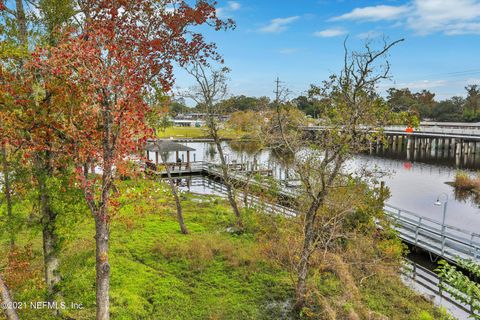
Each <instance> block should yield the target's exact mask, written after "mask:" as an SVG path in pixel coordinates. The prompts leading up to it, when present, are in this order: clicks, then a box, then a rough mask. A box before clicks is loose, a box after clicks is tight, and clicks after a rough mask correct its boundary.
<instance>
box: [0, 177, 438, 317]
mask: <svg viewBox="0 0 480 320" xmlns="http://www.w3.org/2000/svg"><path fill="white" fill-rule="evenodd" d="M118 187H119V189H120V191H121V195H122V196H121V197H120V198H119V199H118V201H119V203H120V205H119V207H118V210H117V211H116V212H115V214H114V216H113V220H112V224H111V238H110V244H111V250H110V255H109V259H110V263H111V313H112V319H115V320H127V319H128V320H130V319H168V320H170V319H179V320H190V319H222V320H223V319H226V320H228V319H242V320H243V319H278V318H281V317H282V314H283V313H282V312H283V310H281V306H282V305H283V304H285V302H288V301H289V300H291V299H292V298H293V296H294V290H293V288H294V287H293V286H292V281H291V277H290V275H289V273H288V272H287V271H286V270H285V269H282V268H281V267H280V266H279V265H278V264H276V263H273V261H269V260H268V258H267V256H266V255H265V254H264V253H263V251H262V248H263V247H262V243H259V241H258V240H257V239H258V238H259V237H257V234H256V232H258V231H256V230H259V229H260V227H259V226H258V225H257V226H256V227H255V228H253V227H252V228H249V229H248V230H250V231H249V232H246V233H244V234H242V235H235V234H230V233H228V232H226V229H227V227H228V226H230V225H232V221H233V218H232V212H231V211H230V209H229V208H228V206H227V204H226V202H224V201H223V200H220V199H217V198H212V197H205V196H195V195H183V201H182V203H183V206H184V212H185V220H186V223H187V227H188V228H189V231H190V234H189V235H187V236H185V235H182V234H181V233H180V232H179V228H178V225H177V223H176V220H175V211H174V206H173V201H172V199H171V198H170V196H169V194H168V192H167V189H165V186H162V185H159V184H158V182H153V181H148V180H141V181H123V182H120V183H119V185H118ZM81 201H82V200H81V198H79V199H78V202H79V203H81ZM76 206H77V208H80V209H79V210H78V211H76V212H72V213H71V215H69V216H61V217H60V219H59V232H60V236H61V238H62V239H63V243H62V252H61V274H62V277H63V281H62V291H63V294H64V298H65V301H66V302H67V304H69V303H71V302H75V303H81V304H82V305H83V307H84V309H83V310H67V311H64V314H65V315H66V316H69V317H71V318H73V319H77V320H82V319H93V318H94V314H95V258H94V247H95V243H94V238H93V236H94V225H93V221H92V220H93V219H92V218H91V216H90V214H89V212H88V211H87V210H86V208H84V207H82V206H78V204H77V205H76ZM82 208H83V209H82ZM251 214H252V215H253V216H249V219H247V221H248V223H247V224H252V225H254V224H255V221H257V222H258V221H259V219H258V218H257V219H255V214H254V213H251ZM3 237H4V239H6V238H5V235H3ZM6 243H7V242H6V241H5V240H4V241H3V244H4V247H3V250H4V252H6V251H7V245H6ZM27 244H30V245H31V246H32V256H31V257H30V260H29V262H30V263H29V265H28V267H27V268H25V271H21V272H25V273H24V274H23V276H22V277H20V280H19V283H18V284H16V285H15V286H14V287H13V293H14V296H15V300H17V301H28V302H29V301H44V300H45V298H44V297H45V286H44V284H43V281H42V276H43V275H42V254H41V252H42V250H41V233H40V231H39V230H38V228H37V229H36V230H33V229H31V228H29V229H27V228H25V229H24V231H23V232H22V233H21V236H19V245H20V246H24V245H27ZM18 272H20V271H18ZM371 279H375V278H374V277H373V278H371ZM371 279H369V280H368V281H365V283H364V285H363V286H362V288H361V291H362V297H363V301H364V303H365V305H367V306H368V307H369V308H371V309H372V310H374V311H376V312H379V313H381V314H384V315H387V316H389V317H390V319H399V320H402V319H404V320H409V319H412V320H414V319H429V318H428V317H429V316H430V315H432V317H433V318H434V319H441V318H440V316H439V315H440V313H439V312H438V310H436V309H435V308H434V307H433V306H432V304H431V303H430V302H428V301H426V300H425V299H423V298H419V297H418V296H417V295H416V294H414V293H413V292H412V291H411V290H409V289H407V288H405V287H404V286H403V285H401V283H400V282H399V281H392V282H388V283H385V282H376V281H373V280H371ZM319 286H320V287H319V288H318V289H319V292H320V293H321V294H322V295H323V296H325V297H327V298H328V299H332V300H335V299H337V297H338V296H340V295H341V294H342V293H343V291H344V288H343V286H342V285H341V284H340V283H338V281H337V280H336V278H335V276H334V275H333V274H325V275H324V276H323V277H322V279H321V281H320V284H319ZM345 308H348V304H345ZM20 318H21V319H27V320H29V319H32V320H41V319H57V318H55V317H54V315H53V314H52V311H49V310H30V309H27V310H20ZM379 319H380V318H379Z"/></svg>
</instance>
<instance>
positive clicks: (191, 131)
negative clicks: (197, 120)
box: [157, 127, 246, 139]
mask: <svg viewBox="0 0 480 320" xmlns="http://www.w3.org/2000/svg"><path fill="white" fill-rule="evenodd" d="M245 135H246V134H245V132H241V131H237V130H233V129H229V128H228V129H223V130H221V131H220V136H221V137H222V138H224V139H241V138H243V137H244V136H245ZM157 136H158V137H159V138H171V137H173V138H187V139H202V138H203V139H205V138H210V135H209V133H208V129H207V128H205V127H201V128H196V127H168V128H167V129H165V131H159V132H158V133H157Z"/></svg>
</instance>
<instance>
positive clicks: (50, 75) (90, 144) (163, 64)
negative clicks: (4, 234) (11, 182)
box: [31, 0, 232, 320]
mask: <svg viewBox="0 0 480 320" xmlns="http://www.w3.org/2000/svg"><path fill="white" fill-rule="evenodd" d="M172 8H173V9H172ZM81 9H82V12H83V14H84V16H85V22H84V27H83V28H82V29H77V30H74V32H70V33H67V34H66V35H65V36H63V37H62V38H61V39H60V40H59V42H58V44H57V46H55V47H48V46H47V47H44V48H41V49H38V50H37V51H36V53H35V59H34V61H33V63H32V65H31V68H32V70H34V71H36V73H40V74H41V77H42V81H43V82H44V86H45V87H47V88H50V89H51V90H49V91H48V92H49V96H47V97H44V98H48V99H55V102H56V105H57V106H62V107H63V117H64V119H63V120H62V121H61V122H58V123H52V126H53V127H54V128H52V130H54V131H55V132H61V133H62V134H63V135H64V138H65V139H64V141H66V142H67V143H68V145H69V149H68V150H69V151H68V152H69V153H68V154H69V156H70V157H71V159H72V160H73V161H74V163H75V166H76V172H77V176H78V178H79V179H80V181H81V185H82V188H83V191H84V195H85V200H86V203H87V205H88V207H89V209H90V211H91V213H92V217H93V219H94V221H95V242H96V252H95V254H96V302H97V316H96V318H97V319H98V320H105V319H109V317H110V311H109V309H110V299H109V287H110V263H109V256H108V254H109V239H110V230H109V224H110V219H111V217H110V214H109V210H110V207H111V192H112V188H113V184H114V180H115V178H116V177H117V176H118V175H117V174H116V168H118V169H120V168H121V167H122V163H123V162H125V161H126V160H127V158H128V156H129V155H130V154H131V153H132V152H135V151H136V150H138V148H139V144H142V143H144V142H145V140H146V138H147V137H148V136H150V135H151V130H149V129H148V126H147V123H146V119H145V115H146V114H147V113H148V111H149V105H148V104H147V103H146V102H145V100H144V95H145V93H146V91H147V90H148V89H149V85H150V84H152V83H157V84H159V85H160V86H161V88H162V90H163V91H164V92H168V91H169V90H170V89H171V86H172V82H173V74H172V69H173V68H172V64H173V62H174V61H175V62H177V63H179V64H180V65H184V64H186V63H188V62H189V61H190V60H191V58H192V57H199V58H200V59H201V60H202V61H205V60H206V59H207V58H213V59H219V56H218V55H217V54H216V51H215V46H214V45H213V44H209V43H206V42H205V41H204V39H203V36H202V35H201V34H199V33H195V32H193V31H192V30H190V27H191V26H198V25H203V24H207V25H210V26H212V27H213V28H215V29H216V30H220V29H224V28H228V27H230V26H231V25H232V22H231V21H227V22H223V21H221V20H219V19H218V18H217V16H216V10H215V7H214V5H213V4H212V3H210V2H209V1H198V2H197V4H196V5H195V6H190V5H189V4H188V3H187V2H186V1H174V0H172V1H162V2H159V1H156V0H142V1H141V0H134V1H107V0H100V1H98V0H85V1H82V2H81ZM170 9H172V10H170ZM90 168H99V169H100V170H101V172H100V173H98V172H97V171H95V170H91V169H90Z"/></svg>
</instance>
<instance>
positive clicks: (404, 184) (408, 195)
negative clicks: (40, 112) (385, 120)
mask: <svg viewBox="0 0 480 320" xmlns="http://www.w3.org/2000/svg"><path fill="white" fill-rule="evenodd" d="M183 144H184V145H188V146H189V147H192V148H194V149H196V151H194V152H192V153H191V156H190V159H191V160H192V161H213V162H218V155H217V152H216V150H215V147H214V146H213V145H212V144H210V143H203V142H190V143H183ZM224 147H225V150H226V152H225V154H226V156H227V161H228V162H232V161H237V162H250V163H254V162H255V163H258V164H259V165H262V166H264V167H268V168H271V169H273V170H274V173H275V177H276V178H279V179H285V175H286V174H285V166H283V165H281V164H280V161H279V160H278V158H277V157H276V156H275V154H274V153H273V152H271V151H270V150H263V151H258V150H257V149H256V148H255V146H254V145H252V144H251V143H227V142H225V143H224ZM437 156H438V155H437ZM150 157H151V159H153V158H154V155H153V154H152V155H151V156H150ZM180 157H182V158H183V159H184V160H185V159H186V155H182V154H181V155H180ZM416 159H417V161H409V160H407V155H406V152H404V151H403V152H399V153H397V154H391V153H389V154H388V153H385V152H382V151H380V152H379V153H378V155H375V154H372V155H358V156H356V157H355V158H354V159H353V160H352V161H350V162H349V163H348V164H347V170H349V171H352V172H354V171H355V170H358V169H359V168H363V167H367V168H370V169H376V170H377V171H381V172H384V173H386V175H384V176H383V177H382V178H381V180H383V181H385V183H386V185H387V186H388V187H389V189H390V191H391V198H390V199H389V200H388V201H387V202H388V203H389V204H390V205H393V206H396V207H400V208H402V209H404V210H408V211H412V212H415V213H418V214H421V215H422V216H425V217H429V218H431V219H435V220H438V221H441V219H442V215H443V206H441V207H439V206H435V205H434V202H435V201H436V200H437V197H438V196H439V195H440V194H442V193H446V194H447V195H448V198H449V201H448V205H447V216H446V223H447V224H448V225H451V226H454V227H458V228H462V229H465V230H468V231H473V232H480V207H479V205H478V204H477V203H476V202H475V200H474V199H473V197H471V196H466V197H465V196H463V197H462V196H459V195H456V194H455V191H454V188H453V187H451V186H450V185H448V184H447V182H452V181H453V180H454V177H455V173H456V170H457V169H456V167H455V159H454V158H453V159H449V158H445V159H443V160H442V161H439V164H432V163H428V162H432V156H431V154H430V155H427V154H425V153H424V154H423V158H422V157H421V155H417V157H416ZM169 161H175V155H174V154H172V155H171V156H170V159H169Z"/></svg>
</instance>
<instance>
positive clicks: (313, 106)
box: [292, 96, 321, 118]
mask: <svg viewBox="0 0 480 320" xmlns="http://www.w3.org/2000/svg"><path fill="white" fill-rule="evenodd" d="M292 103H293V104H295V105H296V106H297V108H298V109H300V110H302V111H303V112H305V113H306V114H307V115H309V116H311V117H313V118H316V117H318V115H319V114H320V113H321V106H320V104H319V102H318V101H315V100H312V99H309V98H308V97H306V96H299V97H297V98H295V99H293V100H292Z"/></svg>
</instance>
